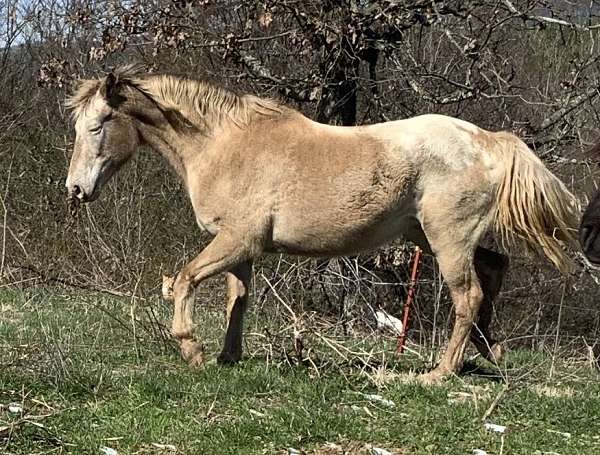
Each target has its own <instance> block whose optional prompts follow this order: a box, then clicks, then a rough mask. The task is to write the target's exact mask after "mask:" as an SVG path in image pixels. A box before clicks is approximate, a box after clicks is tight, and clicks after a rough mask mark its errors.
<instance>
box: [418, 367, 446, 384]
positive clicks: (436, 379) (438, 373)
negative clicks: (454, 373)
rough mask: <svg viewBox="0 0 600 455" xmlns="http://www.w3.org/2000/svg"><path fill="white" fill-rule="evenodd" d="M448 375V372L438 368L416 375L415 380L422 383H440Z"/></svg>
mask: <svg viewBox="0 0 600 455" xmlns="http://www.w3.org/2000/svg"><path fill="white" fill-rule="evenodd" d="M448 376H450V374H449V373H448V372H446V371H443V370H439V369H437V368H436V369H434V370H431V371H430V372H429V373H423V374H420V375H418V376H416V377H415V380H416V381H417V382H418V383H419V384H422V385H427V386H429V385H440V384H441V383H442V382H443V381H444V379H446V378H447V377H448Z"/></svg>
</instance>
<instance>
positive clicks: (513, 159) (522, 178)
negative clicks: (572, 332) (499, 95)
mask: <svg viewBox="0 0 600 455" xmlns="http://www.w3.org/2000/svg"><path fill="white" fill-rule="evenodd" d="M495 136H496V139H497V144H498V145H497V148H496V151H497V153H498V158H499V159H500V160H501V161H502V162H503V163H504V175H503V177H502V178H501V181H500V185H499V186H498V194H497V196H496V211H495V215H494V226H495V228H496V230H497V231H498V232H499V233H500V236H501V239H502V244H503V245H504V246H506V245H507V244H508V243H511V241H512V240H513V238H514V236H517V237H518V238H520V239H522V240H524V242H525V244H526V245H527V246H528V247H529V248H530V249H532V250H534V251H539V249H540V248H541V250H542V251H543V252H544V253H545V254H546V256H547V257H548V259H550V260H551V261H552V262H553V263H554V265H555V266H556V267H557V268H558V269H559V270H560V271H561V272H563V273H568V272H569V271H570V270H571V269H572V267H573V262H572V260H571V259H570V258H569V256H568V255H567V253H566V252H565V246H567V245H568V246H572V247H574V248H577V243H576V235H577V227H578V225H579V215H580V206H579V201H578V200H577V198H576V197H575V196H574V195H573V194H572V193H571V192H570V191H569V190H568V189H567V187H566V186H565V185H564V183H562V182H561V181H560V180H559V179H558V178H557V177H556V176H555V175H554V174H552V173H551V172H550V171H549V170H548V169H547V168H546V166H544V164H543V163H542V162H541V161H540V159H539V158H538V157H537V156H536V155H535V154H534V153H533V152H532V151H531V150H529V148H528V147H527V145H525V144H524V143H523V142H522V141H521V140H520V139H518V138H517V137H516V136H514V135H512V134H509V133H495Z"/></svg>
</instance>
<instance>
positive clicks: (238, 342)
mask: <svg viewBox="0 0 600 455" xmlns="http://www.w3.org/2000/svg"><path fill="white" fill-rule="evenodd" d="M251 272H252V263H251V262H249V261H248V262H244V263H243V264H241V265H239V266H237V267H235V268H234V269H232V270H230V271H229V272H228V273H227V291H228V302H227V330H226V332H225V341H224V343H223V350H222V351H221V354H219V357H217V362H219V363H221V364H228V363H235V362H238V361H239V360H240V359H241V357H242V329H243V324H244V314H245V312H246V308H247V306H248V289H249V287H250V277H251Z"/></svg>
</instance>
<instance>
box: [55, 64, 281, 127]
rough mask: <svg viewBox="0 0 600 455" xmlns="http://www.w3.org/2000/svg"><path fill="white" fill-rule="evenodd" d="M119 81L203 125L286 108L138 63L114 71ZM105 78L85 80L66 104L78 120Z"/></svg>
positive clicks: (239, 121) (249, 118)
mask: <svg viewBox="0 0 600 455" xmlns="http://www.w3.org/2000/svg"><path fill="white" fill-rule="evenodd" d="M113 74H114V75H115V77H116V79H117V81H119V82H121V83H123V84H124V85H127V86H130V87H134V88H137V89H138V90H140V91H141V92H143V93H144V94H146V95H147V96H148V97H149V98H151V99H152V100H153V101H154V102H156V103H157V104H158V105H159V106H160V107H161V109H163V110H174V111H179V112H181V113H185V114H187V115H186V117H187V116H192V117H193V118H187V120H189V121H191V122H193V123H196V124H200V125H202V126H211V125H212V126H214V125H217V124H220V123H221V122H222V121H223V120H230V121H232V122H233V123H234V124H236V125H237V126H239V127H243V126H246V125H248V124H249V123H250V122H251V121H252V119H253V118H254V117H255V116H256V115H261V116H273V115H279V114H281V113H282V112H283V110H284V107H283V106H282V105H280V104H279V103H278V102H276V101H275V100H271V99H264V98H259V97H256V96H253V95H241V96H240V95H237V94H235V93H234V92H232V91H230V90H227V89H225V88H223V87H219V86H217V85H215V84H212V83H210V82H207V81H201V80H196V79H192V78H188V77H180V76H174V75H169V74H147V73H144V72H143V71H142V70H141V68H140V67H139V66H137V65H127V66H122V67H119V68H117V69H115V70H114V71H113ZM102 82H103V79H91V80H90V79H85V80H81V81H80V82H79V85H78V86H77V88H76V89H75V91H74V92H73V94H72V95H71V96H70V97H69V98H68V99H67V101H66V103H65V105H66V106H67V108H69V109H71V110H72V112H73V116H74V118H75V119H77V118H78V117H79V116H80V115H81V114H82V113H84V112H85V110H86V108H87V107H88V106H89V104H90V101H91V99H92V98H93V96H94V95H95V94H96V92H97V91H98V89H99V87H100V85H101V84H102Z"/></svg>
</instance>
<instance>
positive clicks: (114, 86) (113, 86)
mask: <svg viewBox="0 0 600 455" xmlns="http://www.w3.org/2000/svg"><path fill="white" fill-rule="evenodd" d="M118 86H119V80H118V79H117V77H116V76H115V75H114V74H113V73H108V75H107V76H106V78H105V79H104V82H102V85H101V86H100V95H102V97H103V98H104V99H105V100H106V101H108V103H109V104H111V103H112V102H114V101H115V100H116V98H117V91H118Z"/></svg>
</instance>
